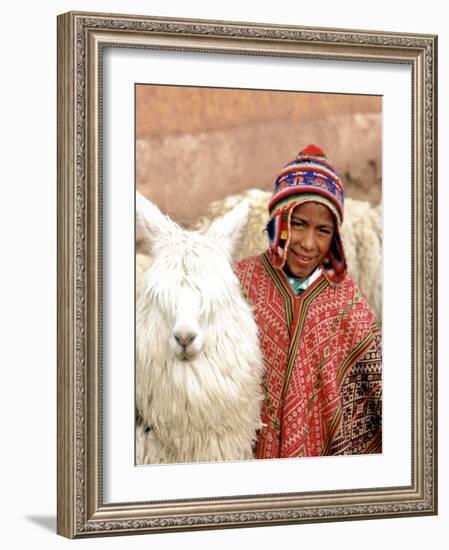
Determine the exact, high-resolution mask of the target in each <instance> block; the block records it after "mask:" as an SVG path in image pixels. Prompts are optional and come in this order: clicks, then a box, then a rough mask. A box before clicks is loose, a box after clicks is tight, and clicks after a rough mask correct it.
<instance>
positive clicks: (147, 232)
mask: <svg viewBox="0 0 449 550" xmlns="http://www.w3.org/2000/svg"><path fill="white" fill-rule="evenodd" d="M136 221H137V223H138V224H139V226H140V227H141V229H142V233H143V238H144V240H145V241H146V243H147V244H148V245H150V246H152V245H153V244H155V243H156V242H157V241H158V240H159V239H163V238H170V236H172V235H173V234H174V232H175V231H176V227H177V226H176V224H175V223H173V222H172V221H171V220H170V218H169V217H168V216H165V215H164V214H162V212H161V211H160V210H159V208H158V207H157V206H156V205H155V204H153V203H152V202H151V201H149V200H148V199H146V198H145V197H144V196H143V195H142V194H141V193H139V191H136Z"/></svg>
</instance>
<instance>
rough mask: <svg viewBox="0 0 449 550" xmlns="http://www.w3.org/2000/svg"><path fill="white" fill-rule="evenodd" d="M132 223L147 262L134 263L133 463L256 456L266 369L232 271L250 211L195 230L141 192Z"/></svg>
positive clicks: (243, 208)
mask: <svg viewBox="0 0 449 550" xmlns="http://www.w3.org/2000/svg"><path fill="white" fill-rule="evenodd" d="M137 215H138V222H139V223H140V225H141V228H142V230H143V231H142V232H143V236H144V239H145V240H146V241H147V242H148V243H149V244H150V247H151V257H152V261H151V266H150V268H149V269H148V270H147V271H146V268H147V265H149V263H150V262H148V261H146V264H147V265H144V260H143V259H142V257H140V258H139V257H138V259H137V281H138V289H137V306H136V307H137V319H136V357H137V362H136V405H137V414H138V419H139V421H138V424H137V431H136V444H137V445H136V448H137V453H136V454H137V462H138V463H140V464H142V463H167V462H196V461H212V460H241V459H249V458H252V457H253V445H254V442H255V437H256V430H258V429H259V428H260V427H261V421H260V407H261V403H262V391H261V385H262V384H261V383H262V376H263V362H262V356H261V352H260V349H259V341H258V335H257V326H256V324H255V321H254V319H253V316H252V312H251V309H250V307H249V305H248V303H247V302H246V300H245V299H244V297H243V295H242V292H241V290H240V286H239V282H238V280H237V278H236V276H235V274H234V272H233V270H232V267H231V262H232V255H233V250H234V247H235V243H236V241H237V240H238V238H239V235H240V232H241V230H242V228H243V227H244V226H245V223H246V220H247V215H248V205H247V203H245V202H243V203H241V204H239V205H238V206H237V207H236V208H234V209H233V210H231V211H230V212H228V213H227V214H226V215H225V216H224V217H222V218H219V219H217V220H215V221H214V222H212V224H210V227H209V228H208V230H207V231H205V230H204V231H200V232H196V231H186V230H183V229H181V228H180V227H179V226H177V225H176V224H174V223H173V222H171V220H169V218H168V217H166V216H163V215H162V214H161V212H160V211H159V210H158V209H157V208H156V207H155V206H154V205H153V204H152V203H150V202H149V201H147V200H146V199H145V198H144V197H142V196H141V195H139V194H138V196H137ZM144 271H145V273H144V274H142V273H143V272H144ZM139 277H140V284H139Z"/></svg>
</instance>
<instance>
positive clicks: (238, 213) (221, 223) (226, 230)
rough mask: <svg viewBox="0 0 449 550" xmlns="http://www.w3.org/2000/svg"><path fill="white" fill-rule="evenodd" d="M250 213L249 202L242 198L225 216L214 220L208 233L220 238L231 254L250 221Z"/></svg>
mask: <svg viewBox="0 0 449 550" xmlns="http://www.w3.org/2000/svg"><path fill="white" fill-rule="evenodd" d="M248 214H249V202H248V201H247V200H242V201H241V202H240V203H239V204H238V205H237V206H236V207H234V208H233V209H232V210H230V211H229V212H227V213H226V214H225V215H224V216H222V217H221V218H217V219H216V220H214V221H213V222H212V223H211V225H210V227H209V231H208V235H211V236H212V237H213V238H214V239H218V240H220V241H221V242H222V244H224V245H225V246H226V247H227V248H228V250H229V254H230V255H231V256H232V254H233V252H234V249H235V247H236V244H237V242H238V240H239V238H240V236H241V234H242V232H243V230H244V228H245V225H246V223H247V222H248Z"/></svg>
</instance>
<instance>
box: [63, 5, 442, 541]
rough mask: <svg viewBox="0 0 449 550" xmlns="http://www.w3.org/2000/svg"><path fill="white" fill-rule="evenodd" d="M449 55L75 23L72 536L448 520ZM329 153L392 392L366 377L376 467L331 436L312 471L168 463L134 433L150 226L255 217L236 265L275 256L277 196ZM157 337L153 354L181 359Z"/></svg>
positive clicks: (406, 47)
mask: <svg viewBox="0 0 449 550" xmlns="http://www.w3.org/2000/svg"><path fill="white" fill-rule="evenodd" d="M436 56H437V37H436V36H432V35H422V34H413V35H411V34H402V33H386V32H376V31H360V30H357V31H355V30H343V29H324V28H304V27H298V26H274V25H269V26H268V25H263V24H255V23H237V22H222V21H205V20H204V21H203V20H195V21H194V20H186V19H179V20H178V19H168V18H167V19H166V18H153V17H141V16H134V15H133V16H131V15H115V14H97V13H80V12H70V13H66V14H63V15H61V16H59V17H58V533H59V534H61V535H63V536H66V537H70V538H83V537H89V536H105V535H119V534H136V533H152V532H163V531H182V530H191V529H218V528H231V527H251V526H262V525H267V526H268V525H279V524H288V523H303V522H317V521H338V520H355V519H371V518H377V519H379V518H387V517H401V516H420V515H429V514H436V513H437V439H436V435H437V431H436V422H437V418H436V413H437V402H436V399H437V393H436V386H437V384H436V382H437V377H436V375H437V370H436V369H437V347H436V345H437V344H436V337H437V311H436V308H437V305H436V304H437V302H436V293H437V288H436V284H437V266H436V260H437V258H436V250H437V238H436V213H437V207H436V206H437V205H436V200H437V191H436V184H437V174H436V166H437V163H436V155H437V143H436V136H437V127H436V122H437V111H436V106H437V101H436V100H437V98H436V90H437V71H436V67H437V57H436ZM311 144H314V145H313V146H312V145H311ZM318 146H319V147H320V148H322V149H323V150H324V152H325V153H326V158H327V159H328V161H329V162H330V163H331V165H332V167H333V168H335V170H336V172H337V173H338V174H339V175H340V176H341V179H342V181H343V183H344V186H345V194H346V204H345V216H346V220H345V222H346V226H345V224H343V225H342V229H341V232H342V235H343V239H344V241H345V242H346V243H348V244H347V250H346V256H347V260H348V265H349V267H350V272H351V273H352V274H354V273H356V272H357V279H358V282H359V284H360V287H361V289H362V292H363V294H364V296H365V297H366V299H367V302H369V304H370V306H371V309H372V310H373V312H374V315H375V317H376V318H377V324H378V325H379V326H380V327H381V332H382V372H381V374H379V373H378V372H377V371H373V370H372V371H370V372H371V374H370V375H369V376H370V378H369V382H370V383H372V384H373V390H372V392H373V394H374V392H378V390H379V388H380V389H381V390H382V393H383V402H382V403H381V404H380V405H379V407H380V408H381V416H382V424H381V438H380V439H379V438H377V439H375V445H374V443H373V444H372V445H371V446H368V447H369V448H370V451H369V452H367V453H365V452H358V449H361V448H362V447H361V446H360V445H361V441H362V439H363V437H362V435H360V434H359V435H358V436H357V437H358V439H357V441H358V443H357V445H359V446H358V447H357V445H355V446H354V449H355V450H354V452H340V453H339V452H335V453H332V452H328V451H329V449H330V448H331V444H330V443H329V445H327V446H326V444H325V443H323V444H320V443H319V438H317V439H316V441H318V443H316V445H317V449H318V450H317V452H315V453H302V452H299V451H300V449H299V448H298V449H297V450H298V452H297V453H296V454H292V455H288V456H287V455H282V454H280V455H278V458H276V456H274V455H273V456H274V457H273V458H272V457H271V456H266V455H264V456H262V454H263V453H260V456H258V455H257V453H255V454H254V455H253V454H251V456H247V455H245V454H244V453H243V455H242V456H240V455H239V454H237V455H232V454H230V455H227V454H226V453H224V452H223V453H222V454H220V453H218V454H215V455H212V454H211V455H210V456H211V458H210V459H208V458H207V457H208V456H209V455H207V453H206V454H198V455H195V454H192V455H189V454H179V455H177V456H171V455H170V457H169V458H167V455H166V454H164V453H159V454H158V459H155V460H151V456H153V455H152V454H151V453H147V452H146V451H145V450H144V451H142V449H141V448H140V442H141V441H143V440H144V439H142V437H143V438H146V437H151V436H152V434H153V432H156V433H157V430H155V429H154V426H152V425H151V423H152V422H151V421H148V420H145V419H143V420H142V418H140V417H139V414H140V412H139V411H140V409H139V403H140V401H141V396H140V394H141V393H142V392H141V387H142V386H141V384H142V382H141V378H140V374H139V369H138V368H137V371H136V363H137V362H138V361H136V356H137V355H138V352H136V338H137V339H138V337H139V330H140V329H139V326H140V325H139V306H137V307H136V297H137V299H139V292H140V289H141V284H142V280H143V278H142V273H143V272H144V271H146V270H147V268H148V267H149V266H150V264H151V262H152V259H151V258H152V256H151V257H150V256H148V255H147V254H146V253H147V252H148V251H147V250H146V246H147V245H148V242H147V241H148V239H147V238H146V235H145V225H144V224H142V219H143V218H144V214H142V208H144V209H145V208H147V206H148V204H150V205H152V206H150V209H151V208H153V206H154V205H156V206H157V209H156V210H150V215H149V218H150V219H151V220H152V224H153V225H151V227H150V229H149V231H148V234H149V235H150V237H151V233H152V232H157V231H158V230H159V227H158V224H159V226H164V228H165V224H168V223H171V222H168V221H167V217H165V216H163V215H162V214H164V215H168V216H169V218H170V219H171V220H172V221H173V222H176V224H177V225H176V227H177V228H178V229H179V227H178V226H182V227H183V228H187V229H189V230H191V229H199V230H200V232H201V234H204V233H205V232H206V231H207V228H208V227H209V226H210V231H213V232H214V233H213V235H214V236H215V238H218V237H217V233H216V232H217V231H218V230H219V227H220V225H219V224H216V225H215V226H214V223H213V222H212V223H211V220H212V219H213V218H215V217H216V216H222V215H224V214H225V213H226V212H228V211H230V210H232V209H233V207H234V206H235V205H236V204H239V203H240V200H241V199H245V200H244V202H245V204H248V203H249V214H248V216H249V222H248V224H247V225H246V226H245V227H247V228H248V229H247V230H245V231H244V234H243V236H242V235H240V234H239V235H240V236H239V239H238V240H239V244H240V245H241V246H242V247H243V248H244V250H240V252H239V254H240V257H246V256H249V255H252V254H259V253H262V252H263V247H264V246H265V244H264V243H265V242H267V241H266V234H265V233H264V227H265V223H266V221H267V219H264V218H261V216H264V215H265V214H263V215H262V214H260V212H262V211H263V212H265V208H266V207H267V206H268V204H266V203H267V201H269V199H270V197H271V196H272V193H273V185H274V183H275V181H279V180H278V179H277V178H278V177H279V174H280V172H281V170H282V169H283V167H284V166H285V165H286V164H287V163H289V162H290V161H292V159H294V158H298V157H295V155H297V154H298V151H300V150H302V151H306V154H309V155H311V154H313V155H314V158H315V157H316V156H317V155H318V157H319V158H320V159H321V158H322V157H321V154H322V151H321V149H320V148H318ZM301 154H302V153H301ZM295 162H296V161H295ZM320 162H321V161H320ZM326 162H327V161H326ZM136 191H137V192H138V193H137V199H136ZM275 191H276V188H275ZM144 196H145V197H146V198H147V199H150V201H151V202H150V201H147V200H146V199H144V198H143V197H144ZM141 198H142V200H143V201H144V202H143V203H142V202H141ZM139 204H140V206H139ZM142 204H143V205H144V206H143V207H142ZM337 206H338V205H337ZM237 209H238V207H237ZM236 211H237V210H233V212H236ZM161 212H162V214H161ZM136 215H137V218H138V220H137V222H138V223H136ZM357 215H358V216H359V218H358V219H357V220H356V216H357ZM159 216H160V217H159ZM234 216H237V214H235V215H234ZM226 219H228V218H226ZM229 219H230V218H229ZM238 219H240V218H238ZM242 219H243V218H242ZM245 219H246V218H245ZM154 220H157V223H156V222H155V221H154ZM373 220H374V221H373ZM348 222H349V223H348ZM259 223H260V226H259V225H257V224H259ZM295 223H296V222H295ZM370 224H371V225H370ZM368 225H370V227H372V230H371V229H370V231H372V233H370V234H372V235H373V240H372V242H373V243H375V248H373V246H374V244H373V245H369V246H371V248H369V249H368V248H367V247H368V244H367V243H368V241H369V240H370V239H369V238H368V237H367V235H368V233H367V227H368ZM356 226H357V227H358V228H359V229H357V227H356ZM142 228H143V229H142ZM250 228H252V229H250ZM360 228H362V229H360ZM178 229H177V230H178ZM142 231H143V233H142ZM167 231H168V229H167ZM179 231H183V229H179ZM251 231H252V232H251ZM344 231H346V232H347V233H346V234H345V233H344ZM170 235H171V234H170ZM189 235H190V233H189ZM220 238H221V237H220ZM270 238H271V237H270ZM261 239H262V241H261ZM150 240H151V239H150ZM181 240H182V239H181ZM370 242H371V241H370ZM260 247H262V248H260ZM361 247H362V248H363V249H364V251H365V252H366V254H365V256H363V254H362V252H361ZM151 254H153V251H151ZM362 256H363V258H362ZM303 260H304V261H305V259H303ZM142 262H143V263H142ZM142 265H143V267H142ZM335 266H337V267H338V265H337V264H335V265H334V267H335ZM357 270H358V271H357ZM150 271H151V270H150ZM223 272H224V270H223ZM367 272H369V274H370V277H365V276H364V274H365V273H367ZM166 275H167V278H166V279H165V275H164V274H162V275H161V274H159V275H158V277H159V278H158V279H157V278H156V277H154V278H155V279H157V280H159V281H161V280H167V281H169V280H170V272H169V270H168V271H167V272H166ZM219 276H220V273H218V277H219ZM373 281H374V282H373ZM217 284H219V283H218V282H217ZM243 290H245V289H243ZM177 296H178V294H177ZM240 298H241V296H240ZM237 299H238V297H237V298H236V300H237ZM231 302H232V300H231ZM189 303H190V302H189ZM209 306H210V307H216V306H214V305H213V304H212V305H210V304H209ZM209 306H208V307H209ZM161 307H162V306H161ZM343 313H344V312H343ZM343 313H342V315H343ZM148 314H149V316H150V317H151V316H155V315H156V312H155V309H154V308H153V309H151V307H150V308H149V310H148ZM287 315H288V314H287ZM156 332H157V331H156V330H153V332H152V333H154V334H156ZM177 337H179V338H185V335H178V336H177ZM158 338H159V337H157V338H156V337H155V340H154V345H153V344H152V343H151V342H152V341H151V339H149V344H148V342H147V344H148V345H147V347H146V348H145V349H148V350H149V351H151V352H153V351H154V350H155V349H156V346H158V345H159V347H161V348H163V350H165V349H168V348H166V347H164V345H163V344H162V345H161V340H160V339H159V340H158ZM189 338H190V335H189ZM329 341H330V338H329ZM304 345H305V344H304ZM228 346H229V344H228ZM237 346H238V344H237V343H234V344H233V345H232V346H231V348H232V350H233V353H234V354H235V356H239V357H242V356H243V351H245V350H239V351H237ZM329 346H330V345H329ZM137 347H138V346H137ZM181 347H182V349H183V350H184V354H185V355H186V357H187V351H188V346H187V344H184V345H183V346H181ZM231 348H229V349H231ZM332 349H333V348H332V346H330V347H329V349H327V350H326V357H327V356H328V354H329V353H330V354H331V355H332ZM329 350H330V351H329ZM175 351H176V349H175ZM257 353H258V352H256V355H257ZM186 357H184V356H183V357H181V359H180V360H184V359H186ZM178 366H179V365H178ZM167 368H168V367H167ZM370 368H372V365H371V366H370ZM367 372H368V371H367ZM177 376H181V375H179V374H178V375H177ZM182 376H184V374H183V375H182ZM293 376H294V375H293ZM376 376H377V378H376ZM379 376H380V377H381V378H379ZM367 380H368V379H367ZM374 382H376V383H374ZM189 383H190V382H189ZM367 383H368V382H367ZM182 385H183V384H180V386H182ZM245 385H246V386H248V384H247V383H246V384H245ZM257 386H259V384H257ZM198 388H199V389H200V390H202V389H203V385H202V383H199V384H198ZM156 390H157V387H156ZM207 391H209V389H208V390H207ZM235 393H236V394H238V391H237V390H236V392H235ZM152 395H153V394H152ZM167 395H168V396H169V395H170V392H169V393H168V394H167ZM167 395H166V396H165V397H164V398H163V400H162V401H164V400H165V401H164V402H165V403H168V402H169V401H170V400H169V398H168V397H167ZM370 395H371V394H370ZM312 397H313V396H312ZM153 402H154V401H153ZM173 408H174V407H166V408H165V409H164V411H168V410H169V409H173ZM217 410H218V407H217ZM217 410H215V408H214V411H213V413H214V415H216V414H218V413H217ZM360 410H361V409H360ZM136 411H137V413H136ZM181 412H182V414H183V416H184V417H185V418H187V420H186V422H187V425H188V426H189V430H187V431H185V436H183V437H181V438H178V439H177V440H178V441H180V448H181V447H183V448H184V447H186V446H187V443H186V442H187V441H188V438H189V437H190V435H191V430H190V424H189V419H188V414H189V411H188V409H187V408H186V410H185V414H184V411H181ZM161 414H162V415H163V414H165V412H164V413H161ZM359 414H360V413H359V412H356V413H354V416H353V417H352V420H353V421H354V422H355V421H356V420H360V418H358V416H359ZM211 416H212V411H211ZM292 416H293V413H292ZM214 418H215V416H214ZM227 420H228V419H226V421H227ZM224 421H225V420H224V419H218V420H217V421H216V425H217V426H221V425H222V423H223V422H224ZM273 423H274V425H275V424H276V423H275V422H274V421H273ZM192 429H193V428H192ZM200 429H201V426H200ZM359 429H361V428H360V426H359ZM172 431H173V428H172ZM216 431H217V433H218V431H219V430H218V428H217V430H216ZM257 433H260V432H257ZM317 433H318V428H317ZM203 435H204V434H203ZM317 437H318V436H317ZM203 439H204V438H203ZM205 439H207V440H209V441H212V439H211V437H209V436H208V437H206V438H205ZM380 440H381V445H380ZM161 441H162V440H161ZM218 441H219V443H218V446H219V447H221V446H222V447H224V443H223V441H222V439H221V436H219V437H218ZM314 441H315V440H314ZM373 441H374V439H373ZM222 443H223V445H221V444H222ZM253 443H254V442H253ZM339 444H340V443H339ZM320 445H321V446H320ZM304 448H305V447H304V446H303V447H301V449H304ZM340 448H343V447H340ZM253 449H254V447H253ZM264 452H265V451H264ZM295 452H296V451H295ZM332 454H334V455H335V456H328V455H332ZM150 455H151V456H150ZM336 455H338V456H336ZM284 456H285V458H284ZM149 457H150V458H149ZM186 457H187V458H186ZM190 457H193V458H190ZM281 457H282V458H281ZM260 458H272V459H271V460H259V459H260Z"/></svg>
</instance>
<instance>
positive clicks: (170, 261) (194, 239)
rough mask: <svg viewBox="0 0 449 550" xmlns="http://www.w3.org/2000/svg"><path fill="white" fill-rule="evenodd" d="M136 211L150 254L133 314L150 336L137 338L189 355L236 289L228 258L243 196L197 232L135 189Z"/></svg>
mask: <svg viewBox="0 0 449 550" xmlns="http://www.w3.org/2000/svg"><path fill="white" fill-rule="evenodd" d="M136 211H137V221H138V223H139V224H140V226H141V228H142V233H143V238H144V240H145V242H146V243H147V244H148V245H149V247H150V251H151V256H152V264H151V268H150V270H149V271H148V272H147V273H146V274H145V275H144V277H143V280H142V287H141V293H140V298H139V305H138V319H137V325H138V326H137V329H138V331H148V333H150V332H151V336H150V335H149V334H148V337H145V336H143V338H142V335H140V337H139V338H140V340H142V339H143V343H142V346H143V347H147V346H146V343H148V340H149V339H151V346H152V348H153V349H152V353H155V354H157V353H158V350H159V353H160V356H161V357H164V358H167V356H172V357H174V358H176V359H177V360H178V361H183V362H185V361H192V360H194V359H196V358H197V357H198V356H199V355H200V354H201V353H202V352H203V351H204V347H205V340H206V331H207V330H210V327H211V326H213V324H214V323H213V317H214V316H216V315H220V312H221V314H222V315H226V312H227V311H229V309H230V307H231V305H232V301H233V300H235V296H236V294H237V293H238V292H239V291H238V290H237V287H238V281H237V278H236V276H235V275H234V273H233V270H232V265H231V261H232V257H233V252H234V249H235V246H236V244H237V241H238V238H239V235H240V233H241V230H242V228H243V227H244V226H245V224H246V221H247V217H248V203H247V202H246V201H242V202H241V203H240V204H239V205H238V206H237V207H235V208H234V209H233V210H231V211H230V212H228V213H227V214H226V215H225V216H223V217H222V218H217V219H216V220H214V221H213V222H212V223H211V225H210V226H209V228H208V230H207V231H201V232H197V231H187V230H184V229H182V228H181V227H179V226H178V225H177V224H175V223H174V222H173V221H171V220H170V218H168V217H167V216H164V215H163V214H162V213H161V212H160V210H159V209H158V208H157V207H156V206H155V205H154V204H153V203H151V202H150V201H148V200H147V199H146V198H145V197H143V196H142V195H141V194H140V193H137V194H136ZM210 339H211V338H210V335H209V340H210ZM218 339H219V338H218V335H217V341H218ZM142 353H146V352H145V350H142Z"/></svg>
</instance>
